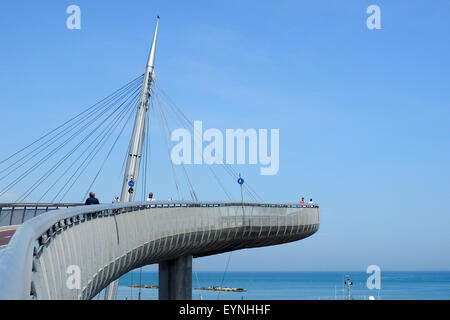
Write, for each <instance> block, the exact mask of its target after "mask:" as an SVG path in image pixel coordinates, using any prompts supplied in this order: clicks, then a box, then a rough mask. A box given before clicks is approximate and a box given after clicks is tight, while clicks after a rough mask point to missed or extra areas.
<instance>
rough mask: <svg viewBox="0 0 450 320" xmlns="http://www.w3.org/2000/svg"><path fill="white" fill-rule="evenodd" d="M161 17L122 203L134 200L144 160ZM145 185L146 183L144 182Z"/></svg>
mask: <svg viewBox="0 0 450 320" xmlns="http://www.w3.org/2000/svg"><path fill="white" fill-rule="evenodd" d="M158 25H159V16H158V17H157V20H156V30H155V35H154V37H153V44H152V49H151V50H150V55H149V57H148V62H147V67H146V69H145V74H144V81H143V83H142V90H141V96H140V98H139V104H138V109H137V112H136V119H135V121H134V128H133V134H132V136H131V141H130V147H129V150H128V158H127V166H126V169H125V174H124V177H123V185H122V193H121V196H120V201H121V202H130V201H133V200H134V196H135V194H136V186H137V181H138V176H139V167H140V164H141V158H142V147H143V144H144V139H145V128H146V125H147V118H148V110H149V104H150V94H151V88H152V83H153V80H154V68H155V51H156V38H157V36H158ZM144 183H145V182H144Z"/></svg>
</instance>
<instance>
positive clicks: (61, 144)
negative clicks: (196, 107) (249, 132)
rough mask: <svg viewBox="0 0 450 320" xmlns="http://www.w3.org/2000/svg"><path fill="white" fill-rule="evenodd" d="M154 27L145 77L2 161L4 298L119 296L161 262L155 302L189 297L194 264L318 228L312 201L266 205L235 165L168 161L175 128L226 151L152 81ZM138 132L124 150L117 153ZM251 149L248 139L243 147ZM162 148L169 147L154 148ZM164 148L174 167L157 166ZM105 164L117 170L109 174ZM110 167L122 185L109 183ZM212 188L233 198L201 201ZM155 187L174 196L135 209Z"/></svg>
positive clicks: (200, 145) (0, 286) (0, 276)
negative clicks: (131, 275) (137, 274)
mask: <svg viewBox="0 0 450 320" xmlns="http://www.w3.org/2000/svg"><path fill="white" fill-rule="evenodd" d="M158 25H159V18H158V22H157V25H156V30H155V34H154V37H153V44H152V47H151V50H150V54H149V57H148V61H147V65H146V68H145V72H144V74H142V75H141V76H139V77H137V78H135V79H134V80H132V81H131V82H129V83H128V84H126V85H125V86H123V87H121V88H120V89H118V90H116V91H114V92H113V93H112V94H110V95H108V96H107V97H105V98H104V99H102V100H100V101H99V102H97V103H96V104H94V105H92V106H91V107H89V108H87V109H85V110H84V111H82V112H81V113H79V114H78V115H76V116H75V117H73V118H71V119H70V120H68V121H66V122H64V123H63V124H61V125H60V126H58V127H56V128H55V129H53V130H51V131H50V132H48V133H46V134H45V135H43V136H41V137H40V138H38V139H37V140H35V141H34V142H32V143H30V144H28V145H26V146H25V147H23V148H21V149H20V150H18V151H16V152H14V153H13V154H11V155H10V156H8V157H6V158H5V159H3V160H1V161H0V200H1V202H8V203H5V204H0V298H3V299H91V298H92V297H95V296H96V295H98V294H99V292H100V291H101V290H102V289H104V288H106V290H105V295H104V296H105V299H115V298H116V296H117V290H118V281H119V280H118V279H119V278H120V276H121V275H124V274H125V273H127V272H128V271H131V270H133V269H136V268H139V267H142V266H145V265H148V264H154V263H159V298H160V299H191V298H192V259H193V257H200V256H206V255H212V254H217V253H222V252H227V251H233V250H238V249H244V248H253V247H262V246H268V245H275V244H281V243H285V242H290V241H294V240H299V239H303V238H305V237H308V236H310V235H311V234H313V233H314V232H316V231H317V229H318V227H319V209H318V206H316V205H313V204H312V203H313V202H312V199H311V202H310V203H311V205H304V204H303V205H302V204H289V203H266V202H265V201H264V199H265V198H264V199H263V198H262V197H261V196H259V195H258V194H257V193H256V191H255V190H254V189H253V188H252V187H251V186H250V184H249V183H248V181H247V177H245V179H246V181H245V183H244V176H242V175H241V173H240V172H238V171H237V170H236V169H235V168H233V166H232V165H230V163H228V162H227V163H223V162H221V161H219V162H215V164H216V165H217V167H216V166H215V165H213V164H211V165H207V166H206V168H205V169H204V171H206V174H202V173H199V172H198V171H197V169H198V170H203V169H202V168H203V166H195V167H193V166H190V167H187V166H185V164H184V163H180V164H178V163H177V162H176V161H173V160H172V159H173V158H172V152H173V151H174V150H176V148H174V143H173V142H174V141H173V140H172V139H171V133H173V132H174V131H173V130H172V128H174V127H173V125H176V126H180V127H179V128H187V129H189V130H193V131H192V133H193V136H194V139H193V144H194V150H195V149H196V148H197V149H198V150H200V151H202V150H203V149H204V150H205V152H206V150H209V151H208V152H210V153H211V154H212V153H214V154H215V155H218V154H221V151H220V150H219V149H216V148H218V146H217V145H218V144H217V145H216V143H215V142H214V143H212V142H211V144H209V145H207V146H206V148H204V147H205V142H207V141H205V139H206V138H205V139H204V138H203V133H202V132H198V130H196V127H195V125H193V122H192V121H191V120H189V117H188V116H187V115H186V114H185V113H184V112H183V111H182V110H181V108H179V107H178V106H177V105H176V104H175V103H174V102H173V100H172V99H171V98H170V97H169V96H168V95H167V94H166V93H165V91H164V90H162V88H161V87H160V86H159V84H158V83H157V82H156V76H155V68H154V66H155V52H156V51H155V50H156V39H157V34H158ZM150 113H152V117H151V118H150ZM133 115H134V117H135V118H134V119H135V120H134V124H133V125H132V126H131V125H130V121H131V119H132V117H133ZM158 118H159V128H160V130H161V135H160V137H161V138H163V139H160V140H163V142H164V143H159V142H158V141H154V140H156V139H154V140H152V139H151V138H152V136H155V137H157V135H156V134H153V133H152V134H150V131H151V130H150V124H151V123H152V122H153V121H150V119H152V120H155V121H156V120H158ZM131 128H132V131H131V132H130V134H131V139H130V141H129V144H128V149H127V152H126V153H125V154H123V152H120V153H117V152H116V148H115V147H116V146H117V145H120V144H121V140H120V139H121V137H122V136H123V134H124V133H125V132H126V131H127V130H128V129H131ZM200 131H201V130H200ZM199 136H200V138H199ZM249 140H250V138H249ZM154 142H156V143H154ZM245 144H246V137H245V135H243V136H242V137H241V140H240V142H237V145H242V146H245ZM159 145H160V146H162V147H164V148H163V149H166V150H163V151H157V152H155V151H153V152H152V148H153V149H154V148H155V147H158V146H159ZM274 145H275V142H273V143H272V142H271V146H274ZM171 147H172V148H171ZM237 149H238V150H240V149H242V148H238V147H237ZM250 149H251V150H253V151H255V150H256V149H255V148H249V157H250ZM262 149H266V150H265V151H266V153H267V151H268V150H267V146H265V147H264V148H262V147H261V146H260V147H259V152H260V154H261V150H262ZM275 150H276V151H275ZM165 151H167V156H168V160H169V161H168V163H160V161H161V158H162V156H163V154H164V153H166V152H165ZM213 151H214V152H213ZM187 152H189V151H187ZM255 152H256V151H255ZM273 152H275V153H277V152H278V147H277V148H274V149H273V150H272V148H271V154H272V153H273ZM200 153H201V152H200ZM245 153H246V152H245V150H244V152H243V153H242V154H243V155H245ZM152 155H153V157H152ZM155 155H156V156H155ZM183 155H184V150H183ZM200 155H201V154H200ZM233 157H234V155H233ZM122 158H123V162H122V167H121V169H119V165H120V163H119V162H120V160H121V159H122ZM109 161H110V162H116V163H115V166H114V165H113V166H112V167H109V170H108V173H109V174H108V175H107V176H105V171H106V170H105V168H106V167H108V165H109V164H110V162H109ZM141 162H142V163H141ZM152 163H153V164H154V167H153V168H154V169H153V170H152V166H151V165H150V164H152ZM213 163H214V162H213ZM238 163H240V162H239V161H238ZM141 164H142V165H141ZM167 164H169V165H167ZM188 164H189V163H187V165H188ZM188 169H189V171H190V172H191V174H188ZM216 169H222V170H223V171H222V174H220V172H218V170H216ZM192 171H195V172H192ZM113 172H116V173H118V174H119V176H118V178H119V179H121V177H123V178H122V179H121V180H118V181H117V182H116V183H114V181H112V179H111V175H112V174H113ZM155 173H156V174H157V176H156V177H155ZM171 175H172V177H173V185H171V183H170V179H167V178H168V177H170V176H171ZM223 175H225V178H224V177H223ZM158 176H159V177H158ZM202 178H203V179H204V178H206V179H208V180H207V183H206V184H205V183H204V181H203V182H201V181H199V180H201V179H202ZM230 178H231V179H230ZM249 180H251V178H250V179H249ZM120 181H122V182H121V183H120ZM226 181H232V182H233V184H234V186H235V188H234V189H235V191H239V196H238V199H240V201H236V200H233V199H236V193H234V195H233V192H232V191H231V190H230V189H229V188H227V186H226V184H227V183H226ZM212 182H216V183H217V186H216V187H219V188H220V189H221V190H222V191H223V192H224V196H225V197H226V199H228V200H229V201H227V202H219V201H217V202H216V201H214V202H201V201H199V199H220V198H218V197H217V195H215V194H213V196H211V195H210V194H209V192H213V193H214V186H213V184H212ZM236 182H237V184H236ZM279 183H281V182H279ZM199 184H201V188H200V189H199V188H197V186H198V185H199ZM114 185H116V186H117V187H118V188H119V187H120V197H119V196H117V197H114V199H115V200H114V202H117V201H119V200H120V204H119V203H113V204H110V205H93V206H80V205H79V203H78V204H77V202H78V201H80V200H82V201H83V202H84V199H86V196H87V194H91V195H92V196H90V198H91V199H89V201H87V204H89V203H99V200H98V199H96V198H95V195H94V193H93V192H91V191H93V190H96V191H98V193H99V194H103V196H106V195H107V194H109V195H110V196H111V197H112V196H113V193H112V192H114V194H116V195H118V194H119V192H118V190H113V189H114V188H113V187H112V186H114ZM194 186H196V187H194ZM150 187H151V188H153V191H155V192H157V194H158V195H157V197H158V199H170V200H171V199H178V201H168V202H156V201H149V202H136V201H137V200H138V199H140V200H142V201H143V200H145V199H146V195H147V194H148V195H149V200H152V199H153V198H152V196H150V194H149V193H148V192H149V191H150V190H152V189H151V188H150ZM218 190H219V189H218ZM269 191H270V190H269ZM205 193H208V195H207V196H206V197H205ZM94 198H95V199H94ZM247 198H249V199H251V201H252V202H248V201H247V200H246V199H247ZM74 199H76V200H75V203H73V202H74ZM184 199H191V200H192V201H191V202H188V201H184ZM102 200H104V198H102ZM25 202H26V203H25ZM227 265H228V264H227Z"/></svg>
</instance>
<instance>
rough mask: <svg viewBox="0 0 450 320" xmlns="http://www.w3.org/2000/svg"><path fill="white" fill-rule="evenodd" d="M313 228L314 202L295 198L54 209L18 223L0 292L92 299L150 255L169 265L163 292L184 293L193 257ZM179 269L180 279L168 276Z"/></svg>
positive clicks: (0, 266) (0, 260)
mask: <svg viewBox="0 0 450 320" xmlns="http://www.w3.org/2000/svg"><path fill="white" fill-rule="evenodd" d="M318 228H319V209H318V207H317V206H305V205H300V204H282V203H247V202H242V203H241V202H132V203H123V204H111V205H98V206H83V207H73V208H67V209H59V210H56V211H51V212H47V213H44V214H42V215H40V216H38V217H36V218H33V219H31V220H28V221H26V222H25V223H24V224H22V225H21V226H20V228H19V229H18V230H17V231H16V233H15V235H14V237H13V238H12V240H11V242H10V243H9V245H8V247H7V248H6V250H5V251H4V253H3V254H2V256H1V257H0V288H1V290H0V299H91V298H93V297H95V296H96V295H97V294H98V293H99V292H100V291H101V290H102V289H104V288H106V287H107V286H108V285H109V284H110V283H112V282H114V281H115V280H117V279H118V278H119V277H120V276H122V275H124V274H125V273H127V272H129V271H130V270H133V269H135V268H138V267H141V266H145V265H148V264H154V263H166V264H167V265H165V266H164V268H163V269H164V270H169V272H168V274H164V273H163V274H160V297H163V298H164V297H169V298H170V297H172V298H173V297H175V298H176V297H184V298H186V297H188V298H189V295H192V291H191V290H192V276H191V271H192V265H191V261H192V257H201V256H206V255H212V254H217V253H222V252H227V251H231V250H238V249H244V248H255V247H262V246H268V245H276V244H281V243H286V242H290V241H295V240H300V239H303V238H305V237H308V236H310V235H312V234H313V233H315V232H316V231H317V229H318ZM183 257H188V259H186V260H183V259H182V258H183ZM180 260H181V261H182V262H183V261H184V263H180ZM167 261H169V262H167ZM170 261H175V262H176V264H175V265H171V264H170ZM78 271H79V273H78ZM160 273H161V270H160ZM177 273H178V274H181V275H182V276H181V280H182V281H179V280H180V277H178V279H177V281H173V280H174V279H171V277H170V274H175V275H176V274H177ZM78 275H79V279H77V278H76V277H77V276H78ZM183 275H187V276H183ZM183 277H184V278H183ZM161 281H166V282H167V283H166V284H164V283H161ZM165 291H171V292H165ZM189 291H190V293H189Z"/></svg>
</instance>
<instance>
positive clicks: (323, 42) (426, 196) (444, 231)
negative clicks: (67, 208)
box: [0, 0, 450, 270]
mask: <svg viewBox="0 0 450 320" xmlns="http://www.w3.org/2000/svg"><path fill="white" fill-rule="evenodd" d="M71 4H76V5H79V6H80V7H81V12H82V25H81V30H68V29H67V28H66V19H67V17H68V15H67V14H66V8H67V7H68V6H69V5H71ZM371 4H377V5H379V6H380V8H381V25H382V29H381V30H368V29H367V27H366V19H367V17H368V15H367V14H366V8H367V7H368V6H369V5H371ZM448 12H450V2H449V1H444V0H437V1H432V2H430V1H414V2H411V1H377V0H373V1H276V2H275V1H273V2H261V1H245V2H244V1H221V2H219V1H214V2H213V1H189V2H187V1H138V0H134V1H127V2H113V1H81V0H77V1H46V2H35V1H33V2H32V1H22V0H19V1H15V2H14V3H12V2H8V4H2V6H1V10H0V36H1V37H0V39H1V50H0V87H1V91H0V92H1V101H0V110H1V118H2V127H3V132H4V138H3V139H1V140H0V159H3V158H5V157H6V156H8V155H9V154H10V153H11V152H10V151H12V150H17V149H18V148H19V147H21V146H23V145H26V144H27V143H29V142H31V141H33V140H34V139H36V138H37V137H39V136H40V135H42V134H44V133H45V132H47V131H48V130H50V129H52V128H54V127H55V126H57V125H58V124H60V123H62V122H64V121H65V120H67V119H68V118H70V116H73V115H75V114H77V113H78V112H80V111H81V110H82V109H84V108H85V107H86V106H89V105H91V104H93V103H94V102H96V101H98V100H99V99H101V98H103V97H104V96H106V95H107V94H109V93H111V92H112V91H114V90H115V89H117V88H118V87H120V86H121V85H123V84H125V83H127V82H128V81H130V80H132V79H134V78H135V77H136V76H138V75H139V74H141V73H142V72H143V68H144V66H145V62H146V59H147V55H148V51H149V47H150V44H151V38H152V35H153V30H154V25H155V16H156V15H157V14H159V15H160V16H161V22H160V34H159V39H158V47H157V58H156V73H157V76H158V82H159V84H160V85H161V86H162V87H163V88H164V90H165V91H166V92H168V93H169V94H170V96H171V97H172V98H173V100H175V101H176V102H177V104H178V105H179V106H180V107H181V108H182V109H183V111H184V112H185V113H186V114H188V115H189V117H190V119H191V120H202V121H203V125H204V127H206V128H219V129H221V130H225V129H226V128H267V129H271V128H277V129H280V171H279V173H278V174H277V175H275V176H260V175H259V174H258V168H257V167H254V166H253V167H252V166H242V167H238V170H239V171H241V172H244V175H245V177H246V178H247V179H246V180H247V181H249V183H250V184H251V185H252V186H253V187H254V188H256V189H257V191H258V194H259V195H261V196H262V197H263V198H264V199H267V200H268V201H298V200H299V198H300V196H302V195H303V196H305V197H308V198H309V197H313V198H314V199H315V200H316V201H317V202H318V203H319V204H320V206H321V228H320V230H319V231H318V233H316V234H315V235H314V236H312V237H310V238H308V239H305V240H303V241H299V242H295V243H291V244H286V245H282V246H275V247H268V248H260V249H252V250H244V251H239V252H235V253H233V255H232V258H231V263H230V269H231V270H362V269H364V270H365V268H366V267H367V266H368V265H371V264H377V265H379V266H380V267H381V268H382V270H450V269H449V268H450V267H449V266H450V255H449V254H448V253H449V250H450V232H449V228H450V209H449V205H448V200H449V194H450V184H449V182H448V181H449V180H450V169H449V163H450V161H449V160H450V148H449V147H450V143H449V137H450V126H449V122H450V90H449V88H450V62H449V60H448V56H449V52H450V42H449V41H448V39H449V36H448V33H449V31H450V20H449V19H448ZM151 119H152V118H151ZM151 121H152V120H151ZM152 132H153V131H152ZM154 134H155V137H158V133H157V131H156V130H155V132H154ZM125 140H126V139H124V141H123V142H121V144H120V145H119V146H118V147H119V148H118V149H119V150H118V151H117V153H116V154H115V155H114V156H113V158H112V159H113V160H112V164H111V167H108V168H107V169H106V172H108V174H106V175H105V176H104V177H102V179H103V180H101V181H100V182H101V183H100V184H99V185H98V186H97V189H96V191H97V194H98V195H99V197H100V198H101V200H104V201H105V202H108V201H110V198H112V196H113V195H114V192H115V189H114V190H113V189H109V186H110V185H117V187H118V188H120V183H121V177H120V174H119V173H117V172H114V170H117V165H118V166H119V169H120V165H121V161H122V158H120V159H119V154H123V153H124V150H125V148H126V144H127V142H126V141H125ZM156 154H157V153H156ZM166 160H167V159H166V158H164V159H163V158H162V157H159V156H155V159H153V162H152V172H153V176H152V178H153V180H152V187H153V189H152V190H155V193H156V194H157V195H159V194H161V197H160V198H162V197H166V196H167V194H168V193H170V191H164V192H167V194H166V193H164V196H162V194H163V191H162V190H163V188H165V189H167V188H168V187H167V186H166V184H167V183H165V181H167V179H169V177H168V175H169V174H168V171H164V170H166V169H167V168H165V167H164V165H163V163H164V161H166ZM108 169H109V170H110V171H108ZM109 172H112V173H109ZM202 179H203V180H202ZM202 181H203V182H202ZM199 183H200V184H201V185H200V186H199V187H198V188H199V189H211V190H216V188H217V191H211V190H210V191H211V193H212V194H210V195H209V197H210V198H208V199H213V198H214V199H223V194H221V193H220V190H219V188H218V187H217V186H214V188H213V187H211V188H210V185H209V183H210V182H209V181H208V179H205V178H199ZM229 185H230V188H232V189H233V188H234V189H235V190H234V191H237V188H238V187H237V186H235V185H234V182H233V181H230V182H229ZM116 189H117V188H116ZM165 189H164V190H165ZM77 200H78V199H77ZM227 258H228V255H227V254H225V255H218V256H213V257H206V258H201V259H198V260H197V261H196V263H195V267H196V268H197V269H198V270H222V269H223V268H224V266H225V262H226V259H227Z"/></svg>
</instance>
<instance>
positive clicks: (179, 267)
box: [159, 256, 192, 300]
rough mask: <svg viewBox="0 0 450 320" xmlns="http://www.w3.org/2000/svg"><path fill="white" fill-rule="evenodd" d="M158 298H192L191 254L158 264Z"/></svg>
mask: <svg viewBox="0 0 450 320" xmlns="http://www.w3.org/2000/svg"><path fill="white" fill-rule="evenodd" d="M159 300H192V256H184V257H180V258H177V259H173V260H168V261H164V262H161V263H160V264H159Z"/></svg>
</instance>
